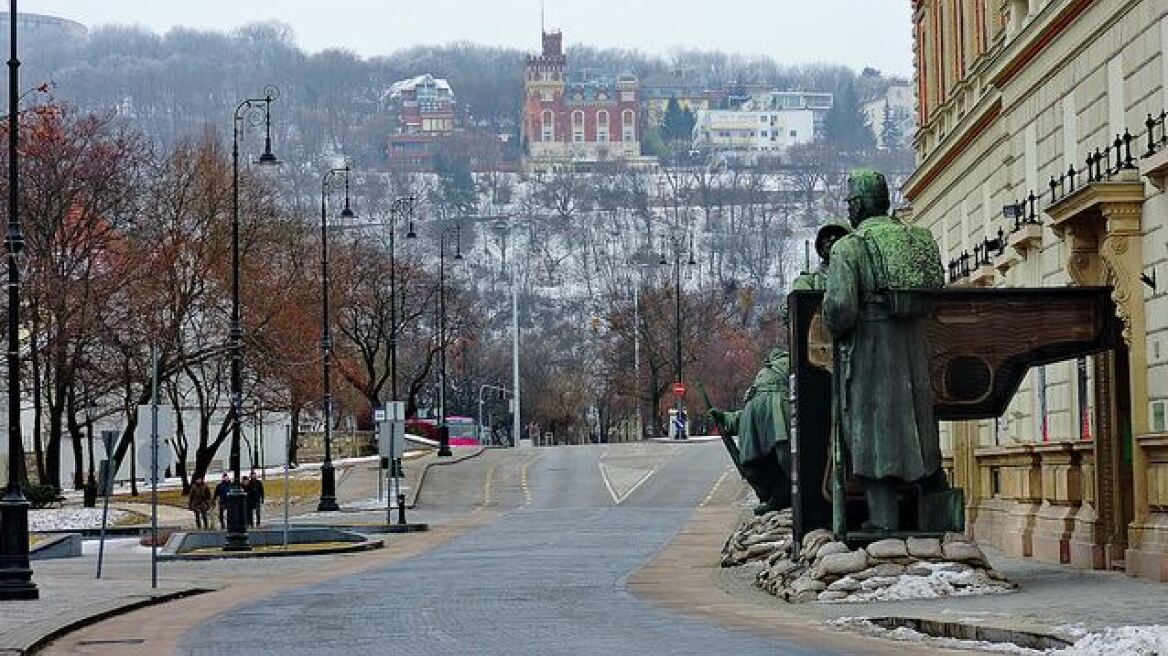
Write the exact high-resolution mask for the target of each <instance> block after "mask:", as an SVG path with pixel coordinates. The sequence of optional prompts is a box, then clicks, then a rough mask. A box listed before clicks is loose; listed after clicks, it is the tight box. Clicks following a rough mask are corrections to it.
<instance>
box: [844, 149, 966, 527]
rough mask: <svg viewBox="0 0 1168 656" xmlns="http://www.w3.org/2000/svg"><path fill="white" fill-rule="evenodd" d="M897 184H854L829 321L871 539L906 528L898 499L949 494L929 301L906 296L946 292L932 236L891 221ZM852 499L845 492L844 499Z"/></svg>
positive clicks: (868, 176) (864, 175)
mask: <svg viewBox="0 0 1168 656" xmlns="http://www.w3.org/2000/svg"><path fill="white" fill-rule="evenodd" d="M888 209H889V195H888V184H887V182H886V181H885V179H884V176H883V175H881V174H880V173H879V172H877V171H873V170H868V169H860V170H857V171H854V172H853V173H852V174H851V176H850V177H849V179H848V217H849V218H850V219H851V221H852V225H853V226H854V227H855V231H854V232H852V233H851V234H850V235H847V236H845V237H843V238H842V239H840V240H839V241H838V242H836V244H835V246H834V247H833V248H832V250H831V260H830V263H829V264H828V270H827V287H826V291H825V294H824V299H823V308H822V310H823V318H824V322H825V324H826V325H827V329H828V330H829V331H830V333H831V335H832V337H833V338H834V341H835V350H836V360H835V361H836V370H835V375H834V377H833V388H834V391H833V396H834V398H833V403H834V406H835V415H836V420H835V421H836V428H837V434H838V437H839V438H840V440H841V441H842V445H843V446H844V447H845V449H846V453H847V456H848V458H849V460H850V464H851V467H850V473H851V474H852V475H854V476H855V477H857V478H858V479H859V481H860V482H861V484H862V487H863V489H864V495H865V498H866V500H867V505H868V520H867V521H866V522H865V523H864V528H865V529H866V530H875V531H893V530H897V529H899V528H901V526H900V518H899V514H898V496H899V495H900V493H901V492H902V490H903V488H904V486H905V485H906V484H916V485H917V486H919V491H920V493H921V494H928V493H931V492H935V491H938V490H942V489H944V488H945V482H944V480H945V479H944V473H943V471H942V470H941V452H940V445H939V438H938V431H937V422H936V420H935V419H934V416H933V393H932V388H931V385H930V377H929V369H928V359H927V358H928V355H927V346H928V345H927V342H926V340H925V333H924V321H923V317H924V316H925V315H926V313H927V312H928V308H927V307H926V304H925V303H924V302H923V301H922V300H921V298H922V297H921V296H918V295H914V294H913V293H911V292H907V291H904V290H910V289H918V288H935V287H941V286H943V284H944V275H943V270H942V266H941V255H940V253H939V252H938V249H937V244H936V242H935V241H934V240H933V236H932V234H931V233H930V232H929V231H928V230H924V229H922V228H916V227H912V226H908V225H905V224H903V223H901V222H900V221H897V220H896V219H893V218H891V217H889V216H888ZM838 492H839V493H842V490H839V491H838Z"/></svg>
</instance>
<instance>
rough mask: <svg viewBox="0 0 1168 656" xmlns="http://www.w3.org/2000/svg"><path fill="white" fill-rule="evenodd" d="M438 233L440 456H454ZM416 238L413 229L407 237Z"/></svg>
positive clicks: (458, 255)
mask: <svg viewBox="0 0 1168 656" xmlns="http://www.w3.org/2000/svg"><path fill="white" fill-rule="evenodd" d="M456 229H457V235H458V236H457V239H458V242H457V246H456V249H455V252H454V259H456V260H461V259H462V224H461V223H459V224H457V228H456ZM447 230H448V228H446V227H443V228H441V229H440V230H439V231H438V348H439V351H438V456H440V457H448V456H452V455H454V454H453V453H452V452H451V451H450V426H449V425H448V424H447V423H446V231H447ZM411 236H413V237H416V236H417V234H416V233H414V231H413V228H412V227H411V229H410V233H409V234H408V235H406V237H411Z"/></svg>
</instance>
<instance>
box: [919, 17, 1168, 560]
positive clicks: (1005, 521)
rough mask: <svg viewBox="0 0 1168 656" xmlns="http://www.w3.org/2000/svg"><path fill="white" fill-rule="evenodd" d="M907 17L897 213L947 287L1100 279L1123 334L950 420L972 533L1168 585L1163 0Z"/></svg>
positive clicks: (948, 439) (948, 438) (1167, 97)
mask: <svg viewBox="0 0 1168 656" xmlns="http://www.w3.org/2000/svg"><path fill="white" fill-rule="evenodd" d="M913 10H914V42H915V43H914V48H915V80H914V81H915V85H914V87H915V92H916V101H917V104H916V115H917V124H918V127H917V131H916V133H915V135H914V142H913V143H914V148H915V149H916V152H917V160H918V164H917V168H916V170H915V171H914V173H913V175H912V176H911V177H910V178H909V179H908V181H907V182H906V183H905V185H904V195H905V197H906V199H907V200H908V202H909V203H911V208H910V209H909V211H907V212H905V214H904V216H905V217H906V220H911V221H913V222H914V223H916V224H917V225H920V226H922V227H926V228H929V229H930V230H932V232H933V234H934V236H935V238H936V240H937V242H938V244H940V246H941V250H942V253H944V254H945V257H946V258H947V259H948V261H949V274H950V280H951V284H953V285H971V286H1018V287H1044V286H1045V287H1060V286H1066V285H1082V286H1108V287H1111V288H1112V289H1113V291H1112V293H1111V298H1112V300H1113V307H1112V308H1110V309H1111V310H1112V311H1113V312H1114V314H1115V316H1116V318H1117V321H1119V322H1121V324H1120V325H1121V327H1122V335H1123V343H1122V345H1121V346H1120V348H1118V349H1116V350H1115V351H1110V352H1107V353H1104V354H1099V355H1095V356H1091V357H1088V358H1083V359H1079V360H1073V361H1066V362H1056V363H1052V364H1049V365H1045V366H1041V367H1035V368H1033V369H1032V370H1031V371H1030V372H1029V373H1028V374H1027V377H1026V380H1025V382H1024V383H1023V385H1022V386H1021V388H1020V389H1019V390H1018V391H1017V393H1016V395H1015V396H1014V398H1013V401H1012V402H1011V404H1010V407H1009V409H1008V410H1007V412H1006V414H1005V416H1003V417H1001V418H999V419H998V420H997V421H980V422H960V423H947V424H945V425H944V426H943V439H944V444H943V447H944V448H945V449H946V451H947V453H948V455H949V457H950V458H951V473H952V477H953V479H954V481H955V483H956V484H958V485H960V486H962V487H964V488H965V489H966V498H967V530H968V531H969V532H970V533H972V534H973V536H974V537H976V538H977V539H978V540H979V541H982V542H987V543H991V544H995V545H997V546H1000V547H1002V548H1004V549H1005V550H1006V551H1007V552H1009V553H1012V554H1016V555H1024V556H1032V557H1034V558H1037V559H1040V560H1044V561H1049V562H1055V563H1066V564H1069V565H1072V566H1076V567H1082V568H1095V569H1123V570H1126V571H1127V572H1128V573H1129V574H1131V575H1135V576H1142V577H1147V578H1152V579H1156V580H1162V581H1163V580H1168V419H1166V416H1165V415H1166V414H1168V410H1166V404H1168V284H1166V283H1165V280H1166V279H1168V278H1165V276H1168V267H1166V266H1165V265H1166V264H1168V237H1166V235H1168V230H1166V223H1168V195H1166V194H1164V189H1165V187H1166V186H1168V183H1166V180H1168V148H1165V145H1166V143H1168V139H1166V138H1165V132H1164V128H1165V122H1164V117H1165V116H1166V114H1165V108H1166V107H1168V61H1166V60H1165V57H1164V52H1165V48H1166V46H1168V0H913ZM1157 272H1159V276H1160V277H1159V278H1157V277H1156V273H1157ZM1157 280H1158V281H1159V282H1158V284H1157Z"/></svg>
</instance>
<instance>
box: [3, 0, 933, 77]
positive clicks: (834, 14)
mask: <svg viewBox="0 0 1168 656" xmlns="http://www.w3.org/2000/svg"><path fill="white" fill-rule="evenodd" d="M20 9H21V10H22V11H28V12H35V13H45V14H52V15H55V16H61V17H64V18H71V19H73V20H76V21H79V22H81V23H84V24H86V25H87V26H89V27H93V26H95V25H100V24H104V23H130V24H138V25H142V26H145V27H148V28H150V29H153V30H156V31H160V32H165V31H166V30H167V29H169V28H171V27H174V26H176V25H186V26H189V27H197V28H207V29H230V28H233V27H238V26H239V25H242V24H244V23H248V22H253V21H260V20H269V19H277V20H280V21H283V22H285V23H288V24H289V25H291V26H292V29H293V31H294V32H295V35H296V40H297V42H298V43H299V44H300V45H301V46H302V47H304V48H305V49H307V50H309V51H317V50H321V49H323V48H328V47H333V46H342V47H346V48H349V49H351V50H353V51H355V52H357V53H359V54H361V55H365V56H370V55H378V54H388V53H390V52H393V51H394V50H396V49H397V48H400V47H403V46H410V45H415V44H419V43H447V42H450V41H456V40H467V41H473V42H476V43H485V44H491V45H503V46H513V47H519V48H524V49H527V50H535V49H537V48H538V46H539V20H540V2H539V0H413V1H410V2H407V1H406V0H381V1H378V0H326V1H324V2H322V1H320V0H243V1H241V0H22V1H21V3H20ZM546 16H547V25H548V27H558V28H561V29H562V30H563V31H564V39H565V43H566V44H568V45H571V44H573V43H587V44H590V45H595V46H601V47H606V46H612V47H622V48H635V49H639V50H642V51H646V52H651V53H656V54H668V53H669V51H670V50H671V49H673V48H675V47H678V46H683V47H687V48H698V49H703V50H713V49H718V50H725V51H728V52H738V53H741V54H744V55H751V54H767V55H770V56H772V57H774V58H775V59H776V60H777V61H779V62H780V63H805V62H824V61H828V62H838V63H843V64H847V65H849V66H851V67H853V68H857V69H858V68H862V67H863V66H874V67H876V68H878V69H880V70H882V71H884V72H886V73H898V74H901V75H908V74H909V73H910V72H911V70H912V52H911V42H912V41H911V18H910V2H909V0H546Z"/></svg>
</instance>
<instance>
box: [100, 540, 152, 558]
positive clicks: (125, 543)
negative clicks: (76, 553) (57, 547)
mask: <svg viewBox="0 0 1168 656" xmlns="http://www.w3.org/2000/svg"><path fill="white" fill-rule="evenodd" d="M100 543H101V540H82V542H81V555H82V556H96V555H97V551H98V549H99V547H100V546H101V544H100ZM160 550H161V548H160ZM105 553H106V554H107V555H108V554H148V553H150V547H147V546H143V545H142V543H141V542H140V541H139V539H138V538H106V539H105Z"/></svg>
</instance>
